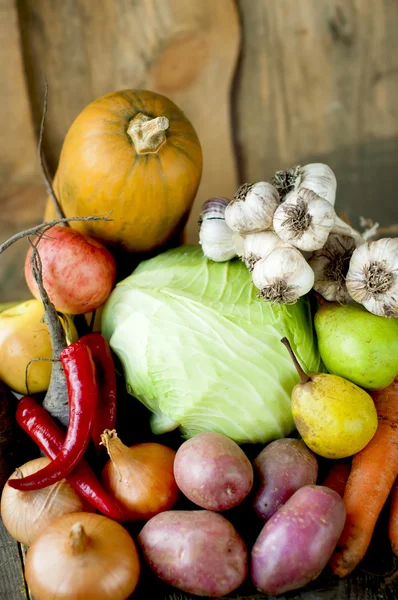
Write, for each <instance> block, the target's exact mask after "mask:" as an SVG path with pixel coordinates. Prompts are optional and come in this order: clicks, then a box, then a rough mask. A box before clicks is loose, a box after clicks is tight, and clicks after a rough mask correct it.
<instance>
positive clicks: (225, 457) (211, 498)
mask: <svg viewBox="0 0 398 600" xmlns="http://www.w3.org/2000/svg"><path fill="white" fill-rule="evenodd" d="M174 477H175V480H176V482H177V485H178V487H179V488H180V490H181V491H182V493H183V494H184V495H185V496H186V497H187V498H189V500H191V502H194V504H197V505H198V506H200V507H201V508H205V509H206V510H214V511H223V510H228V509H230V508H233V507H234V506H237V505H238V504H240V503H241V502H242V500H244V499H245V498H246V496H247V495H248V494H249V492H250V490H251V489H252V486H253V478H254V474H253V467H252V465H251V463H250V461H249V459H248V458H247V456H246V454H245V453H244V452H243V450H242V449H241V448H240V447H239V446H238V444H236V443H235V442H234V441H233V440H231V439H230V438H228V437H227V436H225V435H223V434H221V433H214V432H204V433H199V434H198V435H195V436H194V437H193V438H191V439H189V440H187V441H186V442H184V443H183V444H182V445H181V446H180V447H179V449H178V450H177V454H176V456H175V459H174Z"/></svg>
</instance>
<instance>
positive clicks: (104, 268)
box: [25, 225, 116, 314]
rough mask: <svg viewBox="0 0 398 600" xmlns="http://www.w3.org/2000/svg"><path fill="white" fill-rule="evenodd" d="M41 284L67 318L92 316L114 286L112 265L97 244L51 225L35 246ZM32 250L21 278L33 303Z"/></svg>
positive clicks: (111, 257)
mask: <svg viewBox="0 0 398 600" xmlns="http://www.w3.org/2000/svg"><path fill="white" fill-rule="evenodd" d="M38 250H39V253H40V258H41V262H42V266H43V283H44V287H45V289H46V291H47V293H48V295H49V297H50V300H51V302H53V304H55V308H56V309H57V310H59V311H60V312H64V313H67V314H83V313H87V312H92V311H93V310H95V309H97V308H98V307H99V306H101V305H102V304H103V303H104V302H105V300H106V299H107V298H108V296H109V294H110V293H111V290H112V288H113V286H114V283H115V278H116V263H115V260H114V258H113V256H112V254H111V253H110V252H109V250H107V249H106V248H105V246H103V245H102V244H100V243H99V242H97V241H96V240H94V239H92V238H90V237H88V236H87V235H83V234H82V233H79V232H78V231H76V230H74V229H71V228H70V227H63V226H62V225H55V226H54V227H52V229H51V231H49V232H48V233H47V234H46V236H45V237H43V238H42V239H41V240H40V242H39V245H38ZM31 256H32V249H31V248H30V249H29V251H28V254H27V256H26V260H25V278H26V282H27V284H28V287H29V289H30V291H31V292H32V294H33V295H34V296H35V298H37V299H39V300H40V299H41V298H40V293H39V290H38V287H37V283H36V281H35V279H34V277H33V273H32V265H31Z"/></svg>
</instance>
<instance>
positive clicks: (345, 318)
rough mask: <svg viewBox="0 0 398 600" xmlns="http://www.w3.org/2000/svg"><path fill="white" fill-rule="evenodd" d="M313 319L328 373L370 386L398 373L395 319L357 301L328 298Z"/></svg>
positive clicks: (397, 323)
mask: <svg viewBox="0 0 398 600" xmlns="http://www.w3.org/2000/svg"><path fill="white" fill-rule="evenodd" d="M314 323H315V330H316V333H317V336H318V346H319V352H320V355H321V358H322V360H323V362H324V364H325V366H326V368H327V370H328V371H329V373H333V374H334V375H340V377H345V378H346V379H348V380H349V381H352V382H353V383H356V384H357V385H360V386H361V387H364V388H367V389H371V390H377V389H382V388H385V387H387V386H388V385H390V383H392V382H393V380H394V378H395V377H396V375H397V374H398V319H394V318H391V319H389V318H386V317H378V316H376V315H373V314H371V313H370V312H368V311H367V310H366V309H365V308H364V307H363V306H361V305H359V304H346V305H344V304H337V303H334V302H327V303H325V304H324V305H323V306H321V308H320V309H319V310H318V311H317V313H316V314H315V319H314Z"/></svg>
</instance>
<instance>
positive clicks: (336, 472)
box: [321, 460, 351, 497]
mask: <svg viewBox="0 0 398 600" xmlns="http://www.w3.org/2000/svg"><path fill="white" fill-rule="evenodd" d="M350 471H351V463H349V462H347V461H343V460H342V461H336V462H335V463H333V464H332V466H331V467H330V469H329V471H328V473H327V475H326V477H325V479H324V480H323V481H322V483H321V485H324V486H326V487H328V488H329V489H331V490H334V491H335V492H337V493H338V494H339V496H341V497H343V495H344V490H345V486H346V484H347V480H348V476H349V474H350Z"/></svg>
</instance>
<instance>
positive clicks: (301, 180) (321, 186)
mask: <svg viewBox="0 0 398 600" xmlns="http://www.w3.org/2000/svg"><path fill="white" fill-rule="evenodd" d="M302 188H305V189H307V190H311V191H312V192H315V194H317V195H318V196H319V197H320V198H324V199H325V200H327V201H328V202H330V204H331V205H332V206H334V203H335V201H336V188H337V180H336V175H335V174H334V173H333V171H332V169H331V168H330V167H329V166H328V165H325V164H323V163H310V164H309V165H305V166H304V167H301V168H300V171H299V176H298V178H297V179H296V182H295V189H296V190H300V189H302Z"/></svg>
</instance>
